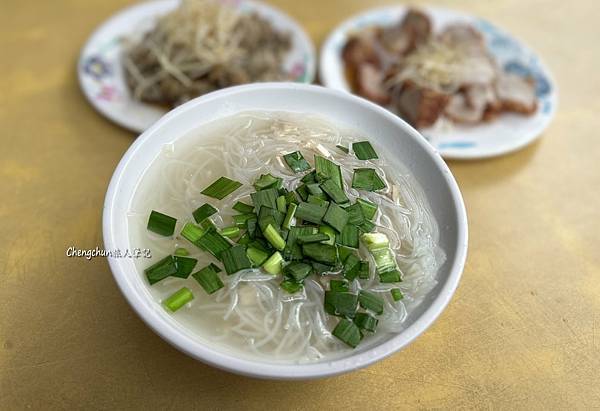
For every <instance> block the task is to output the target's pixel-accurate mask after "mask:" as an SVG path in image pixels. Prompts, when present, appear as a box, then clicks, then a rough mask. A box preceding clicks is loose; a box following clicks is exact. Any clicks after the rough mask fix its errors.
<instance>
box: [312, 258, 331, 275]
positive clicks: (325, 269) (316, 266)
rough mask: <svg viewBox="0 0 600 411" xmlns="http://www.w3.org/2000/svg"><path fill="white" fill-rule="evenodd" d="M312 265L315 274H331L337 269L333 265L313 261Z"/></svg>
mask: <svg viewBox="0 0 600 411" xmlns="http://www.w3.org/2000/svg"><path fill="white" fill-rule="evenodd" d="M310 265H312V268H313V270H314V272H315V274H325V273H331V272H333V271H334V270H335V267H334V266H332V265H327V264H321V263H318V262H316V261H311V263H310Z"/></svg>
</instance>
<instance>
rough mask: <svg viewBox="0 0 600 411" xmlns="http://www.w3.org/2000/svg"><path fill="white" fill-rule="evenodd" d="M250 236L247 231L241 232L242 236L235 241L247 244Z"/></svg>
mask: <svg viewBox="0 0 600 411" xmlns="http://www.w3.org/2000/svg"><path fill="white" fill-rule="evenodd" d="M250 240H251V239H250V236H249V235H248V232H245V233H244V234H242V236H241V237H240V238H238V239H237V241H236V242H237V243H238V244H243V245H247V244H248V243H250Z"/></svg>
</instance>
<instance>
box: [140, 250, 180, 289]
mask: <svg viewBox="0 0 600 411" xmlns="http://www.w3.org/2000/svg"><path fill="white" fill-rule="evenodd" d="M176 272H177V265H176V264H175V259H174V258H173V256H170V255H168V256H166V257H165V258H163V259H162V260H160V261H158V262H157V263H154V264H152V265H151V266H150V267H148V268H146V269H145V270H144V274H146V278H148V282H149V283H150V285H152V284H155V283H157V282H159V281H160V280H163V279H165V278H167V277H168V276H170V275H173V274H175V273H176Z"/></svg>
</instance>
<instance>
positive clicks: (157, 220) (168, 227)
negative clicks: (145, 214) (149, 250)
mask: <svg viewBox="0 0 600 411" xmlns="http://www.w3.org/2000/svg"><path fill="white" fill-rule="evenodd" d="M176 223H177V219H176V218H174V217H171V216H168V215H166V214H163V213H159V212H158V211H154V210H152V212H151V213H150V218H148V226H147V228H148V230H150V231H152V232H154V233H156V234H160V235H162V236H165V237H168V236H170V235H173V233H174V232H175V224H176Z"/></svg>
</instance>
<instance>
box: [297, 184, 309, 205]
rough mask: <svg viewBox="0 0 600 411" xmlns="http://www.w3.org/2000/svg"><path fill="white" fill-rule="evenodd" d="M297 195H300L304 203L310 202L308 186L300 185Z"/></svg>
mask: <svg viewBox="0 0 600 411" xmlns="http://www.w3.org/2000/svg"><path fill="white" fill-rule="evenodd" d="M296 193H298V196H299V197H300V199H301V200H302V201H306V200H308V195H309V194H310V193H309V192H308V187H307V185H306V184H301V185H299V186H298V188H296Z"/></svg>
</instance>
